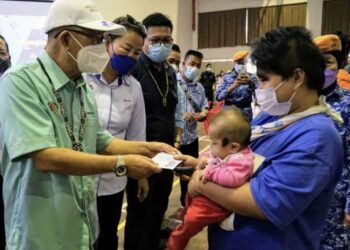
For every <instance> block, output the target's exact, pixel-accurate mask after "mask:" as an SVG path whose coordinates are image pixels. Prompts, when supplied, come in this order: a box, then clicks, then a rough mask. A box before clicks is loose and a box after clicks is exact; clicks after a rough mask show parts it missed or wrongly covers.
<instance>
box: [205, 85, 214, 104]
mask: <svg viewBox="0 0 350 250" xmlns="http://www.w3.org/2000/svg"><path fill="white" fill-rule="evenodd" d="M205 97H206V98H207V100H208V102H210V107H209V108H212V107H213V104H214V103H213V102H214V91H213V89H205Z"/></svg>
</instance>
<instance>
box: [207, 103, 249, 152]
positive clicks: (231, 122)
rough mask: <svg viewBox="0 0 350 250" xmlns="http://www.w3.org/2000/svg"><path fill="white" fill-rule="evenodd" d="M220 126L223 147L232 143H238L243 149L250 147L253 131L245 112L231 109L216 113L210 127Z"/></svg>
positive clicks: (234, 108)
mask: <svg viewBox="0 0 350 250" xmlns="http://www.w3.org/2000/svg"><path fill="white" fill-rule="evenodd" d="M215 124H219V126H220V135H219V136H220V137H221V138H222V146H223V147H225V146H226V145H227V144H228V143H230V142H238V143H239V144H240V145H241V147H242V148H245V147H248V146H249V144H250V137H251V134H252V130H251V127H250V123H249V121H248V119H247V117H246V116H245V115H244V114H243V112H242V111H241V110H240V109H238V108H236V107H230V108H226V109H223V110H221V111H219V112H218V113H216V114H215V115H214V117H213V118H212V119H211V121H210V126H212V125H215Z"/></svg>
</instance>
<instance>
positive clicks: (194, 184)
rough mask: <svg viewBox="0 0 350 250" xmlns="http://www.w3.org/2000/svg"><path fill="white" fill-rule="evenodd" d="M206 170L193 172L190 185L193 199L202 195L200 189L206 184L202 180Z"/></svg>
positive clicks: (189, 189) (189, 188) (189, 191)
mask: <svg viewBox="0 0 350 250" xmlns="http://www.w3.org/2000/svg"><path fill="white" fill-rule="evenodd" d="M204 171H205V170H196V171H194V172H193V174H192V176H191V179H190V182H189V183H188V193H189V195H190V196H191V197H195V196H198V195H200V194H201V193H200V191H199V188H200V187H201V186H202V185H203V184H204V183H203V182H202V178H203V175H204Z"/></svg>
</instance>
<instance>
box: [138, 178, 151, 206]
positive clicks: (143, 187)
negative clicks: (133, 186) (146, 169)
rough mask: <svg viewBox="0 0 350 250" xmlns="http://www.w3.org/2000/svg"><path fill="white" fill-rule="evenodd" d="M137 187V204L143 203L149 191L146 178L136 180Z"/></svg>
mask: <svg viewBox="0 0 350 250" xmlns="http://www.w3.org/2000/svg"><path fill="white" fill-rule="evenodd" d="M137 185H138V187H137V198H138V200H139V202H143V201H144V200H145V199H146V198H147V196H148V191H149V186H148V180H147V178H144V179H140V180H138V182H137Z"/></svg>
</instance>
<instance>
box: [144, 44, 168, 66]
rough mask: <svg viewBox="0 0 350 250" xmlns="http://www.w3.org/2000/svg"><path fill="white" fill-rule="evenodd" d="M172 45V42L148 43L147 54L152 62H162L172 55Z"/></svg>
mask: <svg viewBox="0 0 350 250" xmlns="http://www.w3.org/2000/svg"><path fill="white" fill-rule="evenodd" d="M172 47H173V45H172V44H167V45H164V44H163V43H157V44H152V45H148V48H149V51H148V54H147V56H148V58H149V59H151V61H152V62H155V63H161V62H163V61H164V60H165V59H166V58H167V57H168V56H169V55H170V53H171V49H172Z"/></svg>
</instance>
